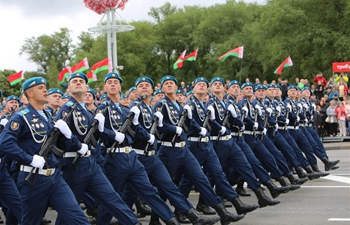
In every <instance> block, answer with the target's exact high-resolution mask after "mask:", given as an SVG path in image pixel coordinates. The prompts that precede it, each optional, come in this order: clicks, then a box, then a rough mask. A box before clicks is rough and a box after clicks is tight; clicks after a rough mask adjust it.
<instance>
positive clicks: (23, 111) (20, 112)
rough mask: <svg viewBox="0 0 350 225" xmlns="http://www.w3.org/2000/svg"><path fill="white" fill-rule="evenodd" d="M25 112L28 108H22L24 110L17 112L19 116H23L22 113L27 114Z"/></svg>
mask: <svg viewBox="0 0 350 225" xmlns="http://www.w3.org/2000/svg"><path fill="white" fill-rule="evenodd" d="M27 113H29V109H24V110H22V111H19V112H18V114H19V115H20V116H23V115H25V114H27Z"/></svg>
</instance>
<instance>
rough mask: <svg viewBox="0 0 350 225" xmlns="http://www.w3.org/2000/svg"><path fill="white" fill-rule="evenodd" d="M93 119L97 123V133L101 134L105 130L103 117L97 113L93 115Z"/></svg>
mask: <svg viewBox="0 0 350 225" xmlns="http://www.w3.org/2000/svg"><path fill="white" fill-rule="evenodd" d="M94 119H95V120H97V121H98V131H100V132H101V133H102V132H103V131H104V129H105V117H104V115H102V113H97V114H96V115H95V117H94Z"/></svg>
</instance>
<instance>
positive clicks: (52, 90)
mask: <svg viewBox="0 0 350 225" xmlns="http://www.w3.org/2000/svg"><path fill="white" fill-rule="evenodd" d="M54 93H58V94H61V96H62V95H63V92H62V91H61V89H59V88H50V89H49V90H48V91H47V95H51V94H54Z"/></svg>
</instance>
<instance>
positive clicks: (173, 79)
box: [160, 75, 177, 86]
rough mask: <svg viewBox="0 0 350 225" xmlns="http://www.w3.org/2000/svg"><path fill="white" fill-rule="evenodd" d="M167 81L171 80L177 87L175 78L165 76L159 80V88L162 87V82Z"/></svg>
mask: <svg viewBox="0 0 350 225" xmlns="http://www.w3.org/2000/svg"><path fill="white" fill-rule="evenodd" d="M167 80H172V81H174V82H175V84H176V85H177V80H176V78H175V77H173V76H171V75H165V76H164V77H163V78H162V79H161V80H160V86H163V84H164V82H165V81H167Z"/></svg>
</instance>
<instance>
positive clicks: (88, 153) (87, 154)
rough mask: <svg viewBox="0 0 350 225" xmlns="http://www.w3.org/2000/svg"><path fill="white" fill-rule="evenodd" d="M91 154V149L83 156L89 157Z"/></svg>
mask: <svg viewBox="0 0 350 225" xmlns="http://www.w3.org/2000/svg"><path fill="white" fill-rule="evenodd" d="M90 155H91V151H90V150H88V151H87V152H86V153H85V155H84V156H83V157H89V156H90Z"/></svg>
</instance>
